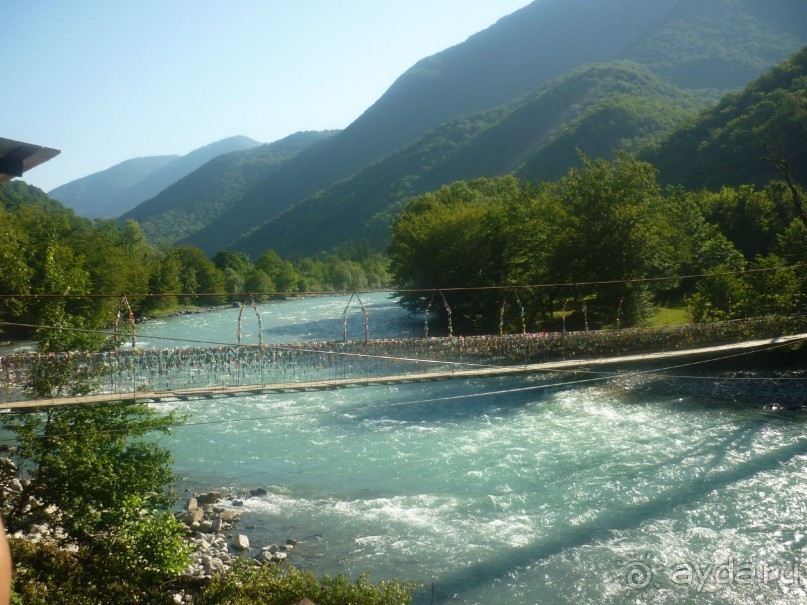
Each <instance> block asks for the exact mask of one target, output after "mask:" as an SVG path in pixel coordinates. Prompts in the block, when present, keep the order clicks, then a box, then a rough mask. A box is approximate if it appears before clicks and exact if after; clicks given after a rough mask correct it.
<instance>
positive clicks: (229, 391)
mask: <svg viewBox="0 0 807 605" xmlns="http://www.w3.org/2000/svg"><path fill="white" fill-rule="evenodd" d="M802 340H807V333H805V334H794V335H791V336H780V337H777V338H769V339H759V340H749V341H746V342H740V343H734V344H727V345H716V346H711V347H699V348H696V349H684V350H676V351H663V352H658V353H644V354H636V355H622V356H618V357H604V358H599V359H567V360H563V361H550V362H544V363H533V364H524V365H514V366H481V367H472V368H468V367H467V364H457V366H458V368H459V367H461V368H462V369H453V370H450V371H445V370H442V371H436V372H423V373H418V374H402V375H387V376H367V377H362V378H336V379H328V380H315V381H309V382H288V383H274V384H248V385H238V386H200V387H189V388H182V389H171V390H165V391H132V392H127V393H120V392H118V393H96V394H92V395H79V396H74V397H58V398H52V399H31V400H26V401H10V402H0V409H2V410H24V409H35V408H46V407H62V406H71V405H91V404H100V403H114V402H135V401H146V402H152V401H161V400H164V399H180V400H182V399H212V398H219V397H235V396H238V395H246V394H249V395H257V394H261V393H298V392H306V391H323V390H332V389H343V388H348V387H360V386H361V387H366V386H376V385H389V384H403V383H409V382H428V381H437V380H455V379H468V378H487V377H492V376H510V375H517V374H533V373H539V372H552V371H557V370H570V369H574V368H579V367H584V366H585V367H591V366H605V365H621V364H635V363H643V362H650V361H659V360H665V359H675V358H680V357H694V356H700V355H709V354H713V353H731V352H740V351H747V350H753V349H757V348H762V347H769V346H773V345H785V344H789V343H796V342H799V341H802ZM450 363H451V362H445V364H450Z"/></svg>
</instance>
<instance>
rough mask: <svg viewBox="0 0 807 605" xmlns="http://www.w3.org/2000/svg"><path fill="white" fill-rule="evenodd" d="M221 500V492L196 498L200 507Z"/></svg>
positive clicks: (209, 493)
mask: <svg viewBox="0 0 807 605" xmlns="http://www.w3.org/2000/svg"><path fill="white" fill-rule="evenodd" d="M219 500H221V492H215V491H214V492H207V493H206V494H200V495H198V496H196V501H197V502H198V503H199V506H204V505H206V504H213V503H214V502H218V501H219Z"/></svg>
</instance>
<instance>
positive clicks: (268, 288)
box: [244, 268, 276, 301]
mask: <svg viewBox="0 0 807 605" xmlns="http://www.w3.org/2000/svg"><path fill="white" fill-rule="evenodd" d="M244 289H245V290H246V291H247V292H251V293H253V294H255V299H256V300H259V301H262V300H266V299H267V298H269V297H270V296H271V295H273V294H274V293H275V292H276V290H275V282H273V281H272V278H271V277H269V276H268V275H267V274H266V272H265V271H264V270H263V269H259V268H255V269H253V270H252V272H251V273H250V274H249V275H248V276H247V280H246V282H244Z"/></svg>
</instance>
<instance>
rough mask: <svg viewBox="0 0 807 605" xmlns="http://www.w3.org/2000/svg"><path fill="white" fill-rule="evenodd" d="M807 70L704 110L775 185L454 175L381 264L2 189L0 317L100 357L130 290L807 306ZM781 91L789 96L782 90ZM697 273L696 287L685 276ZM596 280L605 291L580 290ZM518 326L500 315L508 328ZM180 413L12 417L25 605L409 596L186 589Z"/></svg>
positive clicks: (554, 313) (683, 143)
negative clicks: (46, 538) (174, 440)
mask: <svg viewBox="0 0 807 605" xmlns="http://www.w3.org/2000/svg"><path fill="white" fill-rule="evenodd" d="M805 56H807V53H806V52H805V51H802V52H801V53H799V54H798V55H796V56H795V57H794V58H793V59H792V60H791V61H789V62H788V63H786V64H785V65H784V66H783V67H782V68H780V69H779V70H774V71H773V72H771V75H769V76H767V77H766V78H762V79H761V80H760V81H759V82H758V83H755V84H754V85H753V86H750V87H749V88H748V89H747V90H746V91H745V93H743V95H737V96H735V97H732V98H731V99H729V100H727V101H725V105H721V106H720V108H719V109H718V110H715V112H713V113H709V114H707V118H709V119H715V120H716V119H717V116H718V115H723V116H725V115H729V114H731V115H733V114H732V111H731V108H738V107H745V108H746V109H747V110H748V111H747V112H746V113H742V112H741V113H740V114H738V115H736V116H735V117H734V118H732V120H731V125H732V127H737V126H740V127H743V132H744V133H746V134H747V135H748V136H747V137H745V138H744V139H743V140H746V141H755V142H756V144H758V145H757V147H758V149H759V151H758V155H757V156H756V157H757V160H756V161H758V162H761V163H763V164H765V165H769V166H773V167H774V169H775V170H778V172H779V175H780V176H781V179H780V180H768V181H766V182H764V183H748V184H745V183H740V184H735V185H732V186H728V185H726V182H727V180H726V179H727V177H725V175H723V176H721V177H720V178H721V184H720V186H718V187H715V188H713V189H712V190H706V189H700V188H699V187H700V186H699V185H692V184H688V183H687V184H681V183H678V184H673V185H666V186H665V185H664V184H662V183H661V182H660V181H659V179H658V174H657V172H656V168H655V167H654V165H653V164H651V163H648V162H645V161H640V160H639V159H636V158H635V157H633V156H629V155H625V154H619V155H617V156H616V157H615V158H614V159H602V158H590V157H587V156H582V157H581V162H580V166H579V167H577V168H573V169H571V170H569V171H568V172H567V173H566V175H565V176H563V177H560V178H558V179H556V180H554V181H551V182H540V183H530V182H527V181H525V180H519V179H517V178H516V177H514V176H503V177H491V178H483V179H474V180H470V181H458V182H455V183H453V184H451V185H446V186H444V187H442V188H439V189H437V190H436V191H432V192H430V193H424V194H423V195H420V196H418V197H415V198H414V199H412V200H411V201H410V202H408V204H407V205H406V207H405V209H404V210H403V211H402V212H401V213H400V215H399V216H398V217H397V219H396V221H395V223H394V226H393V229H392V244H391V246H390V249H389V255H390V260H389V261H387V260H386V259H385V258H384V257H383V256H381V255H379V254H377V253H374V252H373V251H372V249H370V248H369V247H367V246H363V245H362V244H360V243H354V244H353V245H345V246H344V247H343V248H342V250H341V252H339V253H334V254H332V255H329V256H324V257H322V258H316V259H309V260H301V261H294V262H292V261H290V260H284V259H282V258H281V257H279V256H278V255H277V254H276V253H274V252H272V251H271V250H270V251H265V252H263V253H262V254H261V255H260V256H259V257H258V258H257V259H255V260H254V262H253V260H252V259H250V258H248V257H246V256H244V255H240V254H237V253H233V252H228V251H224V252H220V253H218V254H216V255H215V257H214V258H213V259H212V260H211V259H209V258H208V257H207V256H205V254H204V253H203V252H202V251H201V250H199V249H197V248H194V247H191V246H178V247H174V248H164V249H157V248H155V247H154V246H152V245H151V244H149V242H148V241H147V240H146V237H145V235H144V233H143V231H142V229H141V228H140V227H139V225H138V224H137V223H136V222H133V221H132V222H127V223H125V224H124V225H123V226H117V225H115V224H113V223H111V222H108V221H100V220H97V221H94V222H93V221H88V220H85V219H79V218H78V217H76V216H75V215H74V214H73V213H72V212H70V211H67V210H65V209H64V208H63V207H62V206H61V205H59V204H58V203H56V202H54V201H53V200H50V199H49V198H48V197H47V196H45V195H44V194H43V193H42V192H40V191H39V190H36V189H35V188H32V187H28V186H27V185H25V184H24V183H20V182H12V183H9V184H6V185H3V186H1V187H0V233H2V234H3V237H2V238H1V239H0V267H2V271H0V294H5V295H7V296H4V297H3V298H1V299H0V319H2V321H3V322H4V326H3V327H4V329H6V330H7V331H9V332H13V334H12V335H13V336H22V335H25V336H32V337H33V338H34V339H35V340H36V341H37V343H38V345H39V348H40V350H41V351H44V352H52V351H60V350H92V349H97V348H98V347H104V346H109V343H103V342H100V341H99V339H98V337H97V336H95V335H94V334H93V333H92V330H94V329H98V328H102V327H105V326H107V325H108V324H109V323H110V321H111V320H112V319H113V318H114V316H115V313H116V311H117V310H118V306H119V300H118V298H117V295H119V294H121V293H135V294H141V295H143V294H146V293H150V294H160V293H165V294H172V295H173V294H177V293H180V294H181V295H180V296H132V297H131V300H130V302H131V303H132V307H133V310H134V311H135V312H136V313H139V314H154V313H165V312H170V311H171V310H173V309H176V308H178V307H179V306H180V305H197V304H205V305H209V304H223V303H226V302H228V301H230V302H233V301H239V302H240V301H243V300H244V297H245V296H248V294H247V293H253V295H254V296H257V297H263V296H273V295H275V294H278V293H296V292H305V291H310V290H323V291H327V290H339V291H353V290H360V289H364V288H379V287H385V286H386V285H387V284H388V283H389V282H390V280H391V279H393V278H391V277H390V275H393V276H394V282H395V284H396V286H397V287H398V288H399V289H400V290H401V291H402V295H403V299H404V303H405V304H407V305H409V306H410V307H411V308H413V309H420V310H422V308H423V306H425V304H426V303H427V302H428V301H427V300H426V298H425V297H424V296H423V295H418V294H415V293H412V292H405V290H409V289H411V288H423V289H427V290H432V291H433V290H434V289H436V288H446V287H451V286H462V287H468V286H472V287H487V286H492V285H496V286H502V285H504V286H512V287H515V286H519V285H523V284H548V283H557V284H572V285H571V286H568V285H566V286H557V287H554V288H543V287H542V288H531V289H526V290H520V291H519V297H520V299H519V300H520V302H521V303H522V305H523V306H524V308H525V309H528V310H529V316H528V317H527V318H526V319H525V321H526V322H527V324H528V327H529V329H530V330H536V329H555V328H557V321H558V317H559V313H561V312H562V311H563V310H564V309H566V308H567V307H566V306H565V305H566V303H567V302H568V301H573V303H574V304H578V303H579V304H580V307H575V308H574V309H573V311H574V314H573V315H572V316H571V317H570V319H569V327H570V328H574V327H584V324H583V321H584V320H583V317H584V315H583V313H582V312H578V310H579V311H582V306H583V304H584V303H585V307H586V310H587V313H586V315H585V317H586V318H587V319H588V320H590V321H591V326H592V327H614V326H620V327H624V326H632V325H642V324H643V323H645V322H647V321H648V320H649V318H650V317H651V315H652V314H653V313H654V311H655V310H656V309H657V307H658V306H659V305H660V304H664V302H665V301H674V302H675V303H680V304H682V305H683V306H685V307H686V308H687V311H688V313H689V315H690V317H691V318H692V319H693V320H695V321H705V322H708V321H713V320H721V319H731V318H737V317H748V316H756V315H768V314H790V313H796V312H799V311H801V310H803V309H804V301H805V295H807V274H806V273H805V269H804V267H805V262H807V218H805V216H807V213H806V211H805V205H804V204H805V201H804V192H803V189H802V188H801V186H800V185H799V181H800V180H801V179H802V177H801V176H800V175H801V174H802V173H801V172H800V171H801V170H803V161H802V163H800V161H799V158H803V157H804V155H803V153H800V151H799V150H801V149H803V147H800V146H799V145H802V146H803V144H804V141H805V140H807V137H804V134H805V132H807V126H805V124H807V120H805V115H807V113H806V111H807V110H805V104H804V91H805V84H807V79H805V77H804V65H805ZM783 81H787V83H786V86H787V90H786V91H785V89H784V88H781V87H779V88H776V87H777V86H779V84H781V83H782V82H783ZM766 84H771V85H775V86H774V88H772V89H771V90H766V89H765V88H764V85H766ZM777 91H779V92H777ZM783 91H784V92H783ZM741 102H742V103H745V102H747V103H746V104H745V105H742V104H741ZM749 103H750V105H749ZM751 109H753V111H752V110H751ZM744 116H745V117H747V119H743V117H744ZM726 128H728V126H726ZM707 130H708V133H707V134H706V135H703V136H708V137H711V138H710V139H709V141H708V142H709V143H712V144H714V149H715V154H717V153H718V152H722V153H724V154H725V153H728V152H727V151H726V149H727V148H730V147H731V146H729V145H728V144H727V143H725V141H724V140H723V139H721V137H722V136H723V135H725V134H726V130H724V129H721V128H718V127H717V126H714V127H712V128H709V129H707ZM687 132H688V134H687V136H684V135H683V134H679V135H678V137H677V138H676V137H675V136H674V137H673V138H671V139H670V141H671V142H670V143H669V144H670V145H673V143H675V144H676V145H678V146H677V147H676V149H678V150H683V151H680V153H681V157H684V156H686V151H685V150H686V149H689V147H687V142H688V141H691V140H693V139H696V138H697V136H698V135H697V133H698V129H697V128H690V129H689V130H688V131H687ZM729 138H730V139H731V138H732V137H729ZM732 140H739V139H737V138H736V137H734V138H733V139H732ZM721 141H722V142H721ZM794 141H795V143H794ZM799 141H800V142H799ZM701 142H702V143H703V141H701ZM749 145H750V143H749ZM706 146H707V147H708V145H706ZM658 149H661V150H663V149H664V147H663V146H660V147H658ZM750 153H751V152H749V154H743V156H744V157H745V156H746V155H748V156H749V157H750ZM663 156H664V157H665V158H671V157H672V155H671V152H668V153H664V154H663ZM760 156H764V157H765V159H759V157H760ZM724 157H725V155H724ZM746 159H747V158H746ZM749 161H750V160H749ZM740 172H741V174H745V173H744V172H743V171H742V170H741V171H740ZM735 174H736V172H735ZM737 178H741V177H737ZM388 262H389V266H388ZM693 274H705V277H703V278H702V279H699V280H692V279H689V278H680V277H678V276H681V275H693ZM603 281H607V282H611V283H609V284H608V285H607V286H604V285H601V286H597V287H594V286H593V285H590V286H585V287H579V288H578V287H576V286H574V284H575V283H577V284H581V283H584V282H586V283H589V284H590V283H591V282H603ZM8 295H14V296H8ZM98 295H105V296H109V295H113V296H109V297H108V298H97V296H98ZM428 296H431V294H429V295H428ZM451 297H452V298H451V305H452V308H453V309H454V313H455V316H454V317H455V319H457V320H458V321H461V323H462V324H463V326H462V327H463V329H466V330H468V331H477V332H485V331H490V330H491V328H492V327H495V326H493V325H492V324H495V321H496V319H495V318H498V317H499V306H500V304H501V293H500V292H499V293H497V294H496V295H492V294H490V293H489V292H488V293H485V291H482V290H479V291H468V292H466V293H464V294H462V295H460V294H451ZM460 318H461V319H460ZM517 321H518V320H517V319H515V318H508V319H507V322H508V324H509V325H508V326H507V327H508V330H511V329H513V328H514V327H516V328H517V327H518V326H517ZM60 328H81V329H86V330H88V331H87V332H68V331H64V330H61V329H60ZM59 381H66V378H65V377H64V376H61V375H60V374H59V373H56V374H54V375H51V376H49V377H48V380H47V381H46V382H43V383H41V384H32V385H31V390H32V392H34V393H36V392H37V391H40V392H43V393H52V392H54V389H56V390H59V389H62V388H63V389H65V390H69V391H71V392H81V391H82V390H83V389H86V388H87V385H85V384H81V383H80V382H78V383H73V384H69V383H67V382H64V383H63V384H60V383H59ZM180 421H181V419H180V418H177V417H174V416H173V415H166V416H159V415H157V414H156V413H155V412H154V410H152V409H150V408H148V407H147V406H137V405H134V406H129V405H127V406H117V407H114V406H113V407H103V408H93V407H88V408H81V409H72V410H59V411H54V410H50V411H47V412H44V413H42V414H35V415H25V416H11V415H6V416H5V417H4V424H5V427H6V429H7V430H9V431H12V432H13V434H14V435H15V437H16V441H17V444H16V447H15V449H14V450H13V451H11V452H8V454H9V456H8V457H7V458H6V459H7V460H10V462H4V463H3V464H2V481H3V485H2V490H0V507H2V511H1V512H2V514H3V516H4V518H5V519H6V520H7V521H8V525H9V530H10V531H11V532H12V533H14V532H17V531H20V532H26V531H28V530H30V529H31V528H32V527H33V526H35V525H39V526H42V525H47V526H48V527H50V533H51V534H52V536H53V541H52V542H43V543H39V544H35V543H32V542H30V541H26V540H18V539H14V540H12V547H13V552H14V556H15V560H16V564H17V576H16V579H15V585H14V591H15V598H16V599H17V602H25V603H99V602H103V603H162V602H172V601H174V597H173V595H175V594H178V593H179V592H180V591H183V590H184V591H185V595H186V596H187V595H192V596H193V598H194V602H198V603H222V602H227V603H245V604H251V603H288V602H294V600H295V599H296V600H299V599H301V598H303V597H304V596H307V597H309V598H311V599H313V600H314V601H315V602H317V603H320V604H321V603H348V602H360V603H379V604H380V603H397V602H402V601H405V600H407V598H408V595H409V594H410V592H411V587H410V586H408V585H406V584H401V583H398V582H389V583H380V584H371V583H369V582H368V581H366V579H365V578H360V579H359V580H358V581H356V582H349V581H348V580H347V579H345V578H322V579H319V580H317V579H316V578H315V577H314V576H313V575H311V574H308V573H306V572H301V571H298V570H295V569H293V568H290V567H285V566H282V565H275V564H273V565H267V566H263V565H262V566H260V567H259V568H258V567H255V566H254V565H253V564H248V563H242V564H238V565H235V566H234V567H233V569H232V570H230V571H227V572H225V573H223V574H220V575H217V576H215V577H214V578H212V579H209V580H206V581H205V582H203V583H201V584H200V583H194V582H192V581H191V580H189V579H188V578H187V577H184V576H183V575H182V573H183V571H184V570H186V569H187V568H188V566H189V563H190V559H189V556H190V554H191V553H190V548H189V546H188V544H187V542H186V540H185V531H186V530H185V528H184V527H183V526H182V524H181V523H180V522H179V521H178V520H177V519H176V517H175V516H174V515H173V514H171V512H170V508H171V506H172V505H173V504H174V502H175V499H176V496H175V494H173V493H172V489H173V485H174V478H173V475H172V472H171V455H170V452H168V451H167V450H166V449H165V448H163V447H161V446H160V444H159V441H157V440H153V439H150V438H149V437H148V436H149V435H151V434H155V433H156V434H157V435H159V434H160V433H164V432H166V431H169V430H170V429H171V427H172V426H174V425H175V424H177V423H178V422H180Z"/></svg>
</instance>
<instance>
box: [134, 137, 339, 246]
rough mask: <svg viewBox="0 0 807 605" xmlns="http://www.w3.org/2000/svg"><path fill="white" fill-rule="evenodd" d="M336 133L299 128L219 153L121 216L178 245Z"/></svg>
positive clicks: (154, 239) (151, 236) (157, 238)
mask: <svg viewBox="0 0 807 605" xmlns="http://www.w3.org/2000/svg"><path fill="white" fill-rule="evenodd" d="M335 132H336V131H327V132H298V133H296V134H293V135H291V136H289V137H286V138H285V139H282V140H280V141H276V142H274V143H270V144H267V145H262V146H260V147H253V148H252V149H247V150H244V151H233V152H230V153H225V154H222V155H219V156H217V157H215V158H213V159H212V160H210V161H209V162H207V163H206V164H204V165H203V166H201V167H200V168H198V169H196V170H195V171H193V172H191V173H190V174H188V175H187V176H185V177H183V178H181V179H179V180H178V181H177V182H175V183H174V184H172V185H170V186H169V187H167V188H166V189H164V190H163V191H162V192H161V193H159V194H158V195H157V196H156V197H153V198H151V199H150V200H147V201H145V202H143V203H142V204H140V205H138V206H137V207H135V208H133V209H132V210H130V211H129V212H127V213H125V214H124V215H123V216H121V217H120V219H119V220H120V222H121V223H123V222H125V221H126V220H127V219H130V218H131V219H135V220H137V221H138V222H140V224H141V225H142V227H143V229H144V231H145V232H146V235H147V236H148V238H149V239H150V240H151V241H152V242H156V243H160V244H167V245H170V244H173V243H174V242H176V241H177V240H180V239H182V238H184V237H187V236H188V235H191V234H192V233H195V232H196V231H198V230H199V229H201V228H203V227H204V226H206V225H208V224H210V223H211V222H212V221H214V220H215V219H216V218H218V217H219V216H220V215H221V214H222V213H223V212H224V211H226V210H227V209H228V208H229V207H230V206H232V205H233V204H234V203H235V202H237V201H238V200H239V199H241V197H242V196H243V195H244V193H245V192H246V191H247V190H248V189H249V188H250V187H251V186H252V185H254V184H255V183H256V182H258V181H259V180H261V179H264V178H267V177H268V176H269V175H271V174H272V173H273V172H274V171H275V170H277V169H278V168H279V167H280V166H282V165H283V164H284V163H285V162H286V161H288V160H289V159H290V158H292V157H294V156H295V155H296V154H297V153H299V152H300V151H302V150H303V149H305V148H306V147H308V146H310V145H313V144H314V143H317V142H319V141H322V140H325V139H327V138H328V137H330V136H333V134H334V133H335Z"/></svg>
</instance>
